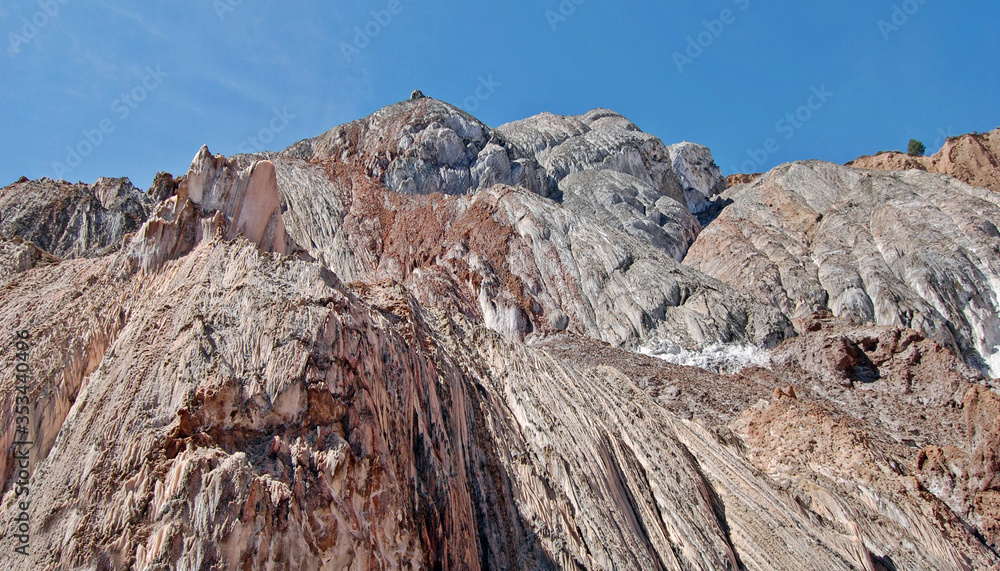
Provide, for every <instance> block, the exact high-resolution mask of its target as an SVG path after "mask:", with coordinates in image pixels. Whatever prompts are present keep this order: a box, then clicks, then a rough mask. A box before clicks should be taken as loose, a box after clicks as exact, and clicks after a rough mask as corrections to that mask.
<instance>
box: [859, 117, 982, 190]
mask: <svg viewBox="0 0 1000 571" xmlns="http://www.w3.org/2000/svg"><path fill="white" fill-rule="evenodd" d="M847 166H851V167H855V168H862V169H872V170H892V171H901V170H908V169H918V170H924V171H928V172H936V173H941V174H946V175H948V176H951V177H954V178H957V179H958V180H961V181H963V182H966V183H968V184H971V185H972V186H978V187H982V188H988V189H990V190H993V191H996V192H1000V175H998V174H997V173H998V172H1000V128H997V129H994V130H992V131H990V132H988V133H972V134H967V135H961V136H958V137H948V140H947V141H945V143H944V145H943V146H942V147H941V150H939V151H938V152H936V153H934V154H933V155H931V156H929V157H923V156H911V155H907V154H905V153H900V152H894V151H890V152H884V153H879V154H877V155H871V156H865V157H860V158H858V159H856V160H853V161H851V162H849V163H847Z"/></svg>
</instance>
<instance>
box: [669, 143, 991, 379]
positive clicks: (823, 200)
mask: <svg viewBox="0 0 1000 571" xmlns="http://www.w3.org/2000/svg"><path fill="white" fill-rule="evenodd" d="M722 196H723V198H725V199H728V200H732V201H733V204H732V205H730V206H728V207H726V209H725V210H723V212H722V213H721V215H720V216H719V217H718V218H717V219H716V220H715V222H713V223H712V224H711V225H710V226H709V227H708V228H706V229H705V230H704V231H703V232H702V233H701V234H700V235H699V237H698V240H697V241H696V242H695V244H694V245H693V246H692V247H691V249H690V251H689V252H688V255H687V257H686V258H685V264H688V265H690V266H691V267H693V268H696V269H699V270H701V271H703V272H705V273H707V274H709V275H711V276H714V277H716V278H718V279H720V280H722V281H724V282H726V283H727V284H729V285H731V286H733V287H735V288H738V289H741V290H743V291H745V292H748V293H751V294H752V295H754V296H756V297H757V298H758V299H762V300H767V301H768V302H770V303H772V304H773V305H774V306H775V307H778V308H780V309H781V310H782V311H783V312H785V313H786V314H788V315H790V316H792V317H793V318H798V317H803V316H805V315H807V314H809V313H812V312H814V311H819V310H829V311H832V312H833V313H834V314H835V315H837V316H839V317H844V318H846V319H849V320H852V321H854V322H855V323H867V322H874V323H877V324H881V325H899V326H904V327H911V328H913V329H916V330H917V331H920V332H921V333H923V334H925V335H928V336H930V337H933V338H934V339H936V340H937V341H939V342H940V343H942V344H943V345H944V346H946V347H949V348H952V349H954V350H956V351H958V352H959V353H960V354H961V355H963V356H964V357H965V359H966V360H967V362H969V363H970V364H971V365H973V366H974V367H976V368H978V369H980V370H982V371H984V372H990V374H992V375H998V374H1000V362H998V361H997V355H998V354H1000V353H998V351H1000V319H998V314H1000V256H998V254H1000V233H998V232H997V231H996V228H997V225H998V224H1000V207H998V204H1000V199H998V198H997V195H995V194H993V193H991V192H989V191H986V190H983V189H979V188H975V187H972V186H969V185H967V184H964V183H961V182H959V181H957V180H955V179H952V178H949V177H944V176H941V175H934V174H929V173H924V172H920V171H907V172H896V173H879V172H870V171H861V170H857V169H851V168H848V167H841V166H837V165H833V164H829V163H821V162H817V161H809V162H805V163H792V164H789V165H783V166H781V167H778V168H776V169H775V170H773V171H771V172H770V173H768V174H767V175H766V176H764V177H762V178H760V179H758V180H757V181H755V182H753V183H752V184H749V185H744V186H739V187H736V188H734V189H732V190H731V191H729V192H727V193H724V194H723V195H722Z"/></svg>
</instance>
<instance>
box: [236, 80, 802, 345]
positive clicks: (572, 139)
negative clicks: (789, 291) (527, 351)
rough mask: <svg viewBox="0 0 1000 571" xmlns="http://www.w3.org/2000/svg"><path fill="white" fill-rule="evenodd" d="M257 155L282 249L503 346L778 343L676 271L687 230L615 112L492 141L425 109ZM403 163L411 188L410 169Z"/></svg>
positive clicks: (652, 144)
mask: <svg viewBox="0 0 1000 571" xmlns="http://www.w3.org/2000/svg"><path fill="white" fill-rule="evenodd" d="M491 141H492V142H491ZM470 149H471V150H470ZM476 149H482V150H481V151H479V152H478V154H477V153H476V152H475V150H476ZM488 149H493V150H488ZM514 157H534V158H530V159H524V158H520V159H519V158H514ZM264 158H266V159H268V160H270V161H271V162H273V164H274V165H275V167H276V169H277V173H278V174H277V179H278V190H279V192H280V193H281V195H282V203H283V204H284V205H285V207H286V208H287V212H285V215H284V218H285V219H286V220H287V224H288V228H289V233H290V235H291V236H292V238H293V239H294V240H295V242H296V243H298V244H302V245H303V248H304V249H305V250H307V251H308V253H309V254H310V255H311V256H312V257H314V258H316V259H317V260H321V261H322V262H323V263H324V264H325V265H326V266H327V267H329V268H330V269H331V270H333V271H334V272H335V273H336V274H337V275H339V276H340V277H341V278H342V279H344V280H345V281H347V282H351V281H368V282H371V281H379V280H383V279H391V280H395V281H399V282H401V283H403V284H405V285H406V287H407V288H408V289H409V290H410V291H412V292H413V294H414V295H415V296H416V297H417V298H418V299H419V300H420V301H421V302H424V303H429V304H438V305H442V304H444V305H445V306H447V307H448V308H449V309H450V310H452V311H458V312H461V313H464V314H465V315H467V316H468V317H469V318H471V319H475V320H479V321H481V322H483V323H485V324H486V325H487V326H488V327H490V328H493V329H494V330H496V331H500V332H502V333H504V334H505V335H507V336H508V337H510V338H514V339H524V338H525V337H526V336H527V337H530V336H532V335H544V334H547V333H548V332H551V331H554V330H555V331H562V330H567V331H571V332H576V333H579V334H584V335H590V336H593V337H596V338H598V339H602V340H605V341H608V342H611V343H615V344H631V345H636V344H638V343H641V342H645V341H648V340H655V339H660V338H665V339H670V340H673V341H675V342H677V343H681V344H683V345H686V346H698V345H701V344H704V343H710V342H730V341H736V342H739V341H744V340H747V341H750V342H752V343H755V344H763V345H768V346H773V345H774V344H776V343H777V342H780V341H781V340H782V339H784V338H785V337H786V336H788V335H789V334H791V332H792V329H791V327H790V324H789V322H788V321H787V319H786V318H785V317H784V316H783V315H781V314H780V312H777V311H774V310H773V308H770V307H768V306H766V305H765V304H760V303H756V302H753V301H752V300H750V299H749V298H748V297H746V296H742V295H740V294H737V293H736V292H734V291H732V290H731V289H730V288H728V287H726V286H724V285H722V284H720V283H718V282H716V281H714V280H706V279H705V277H704V276H703V275H701V274H698V273H696V272H690V271H689V270H688V269H687V268H685V267H683V266H681V265H679V264H677V263H676V262H675V260H678V259H680V258H682V257H683V256H684V254H685V253H686V251H687V248H688V245H689V244H690V243H691V242H692V241H693V240H694V238H695V237H696V236H697V233H698V231H700V229H701V226H700V224H699V223H698V221H697V220H696V219H695V218H694V217H693V216H692V215H691V214H690V213H689V212H687V209H686V207H685V206H683V204H684V203H683V200H684V197H683V195H682V191H681V190H680V188H679V186H678V184H677V179H676V176H675V175H674V172H673V170H672V169H673V166H672V163H671V162H670V161H669V159H668V153H667V151H666V147H664V146H663V144H662V143H661V142H660V141H659V140H658V139H655V138H654V137H652V136H649V135H646V134H644V133H642V132H640V131H638V129H637V128H635V126H634V125H632V124H631V123H629V122H627V121H626V120H625V119H624V118H622V117H621V116H620V115H618V114H615V113H612V112H608V111H594V112H591V113H588V114H586V115H584V116H581V117H577V118H572V117H560V116H555V115H542V116H540V117H536V118H533V119H528V120H526V121H522V122H517V123H512V124H509V125H505V126H503V127H500V128H499V129H497V130H496V131H491V130H490V129H489V128H488V127H486V126H485V125H483V124H481V123H479V122H478V121H476V120H475V119H474V118H472V117H471V116H469V115H467V114H465V113H464V112H462V111H460V110H458V109H456V108H454V107H452V106H450V105H447V104H445V103H442V102H440V101H436V100H433V99H429V98H425V99H421V100H417V101H406V102H403V103H399V104H396V105H393V106H390V107H387V108H385V109H383V110H380V111H379V112H377V113H375V114H374V115H372V116H371V117H369V118H366V119H364V120H361V121H357V122H354V123H351V124H349V125H346V126H342V127H338V128H336V129H333V130H331V131H329V132H327V133H326V134H324V135H322V136H320V137H318V138H315V139H311V140H308V141H304V142H302V143H299V144H296V145H293V146H291V147H289V148H288V149H286V150H285V151H284V152H282V153H280V154H268V155H261V156H254V157H244V158H237V159H235V160H237V161H243V163H245V164H247V165H249V164H250V163H252V161H256V160H261V159H264ZM518 160H520V161H522V163H521V164H522V165H526V164H530V165H531V166H530V168H528V170H531V172H535V173H542V174H539V176H538V177H537V178H533V179H531V180H533V181H536V182H537V184H535V183H533V182H531V181H528V180H526V179H523V178H518V177H516V176H513V175H511V173H512V172H528V171H527V170H524V169H522V168H521V167H517V168H515V169H514V170H513V171H511V170H510V168H508V167H509V166H510V165H511V164H514V163H516V162H517V161H518ZM413 161H418V162H419V163H420V165H422V166H420V167H419V169H417V170H418V171H419V172H420V173H423V174H421V175H419V176H418V175H416V174H414V173H416V172H417V171H411V170H406V169H410V167H409V166H405V165H411V166H412V165H413V164H415V163H414V162H413ZM524 161H527V162H524ZM525 168H527V167H525ZM400 169H404V170H406V172H408V173H410V174H407V175H406V176H402V175H400V176H396V174H393V173H400V172H403V171H402V170H400ZM411 175H412V176H411ZM504 181H507V183H505V184H497V183H502V182H504ZM517 181H520V183H519V184H520V186H516V184H518V183H517ZM546 181H549V182H546ZM512 182H513V183H515V186H511V183H512ZM380 183H381V184H380ZM549 184H551V185H552V187H551V188H550V187H549V186H548V185H549ZM383 185H384V186H383ZM486 185H488V186H486ZM437 193H440V194H441V195H444V196H441V195H438V194H437ZM671 195H673V196H674V197H675V198H672V197H671ZM551 197H556V198H558V200H554V199H552V198H551ZM678 199H679V200H678Z"/></svg>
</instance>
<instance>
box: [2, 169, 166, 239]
mask: <svg viewBox="0 0 1000 571" xmlns="http://www.w3.org/2000/svg"><path fill="white" fill-rule="evenodd" d="M155 203H156V201H155V200H153V198H152V197H150V196H149V195H147V193H145V192H143V191H141V190H139V189H137V188H135V187H134V186H132V183H131V182H129V181H128V179H124V178H118V179H109V178H101V179H98V180H97V182H95V183H94V184H92V185H85V184H82V183H77V184H70V183H68V182H66V181H54V180H51V179H47V178H43V179H39V180H34V181H31V180H27V179H24V180H22V181H19V182H16V183H14V184H12V185H10V186H7V187H5V188H3V189H2V190H0V233H3V235H5V236H8V237H13V236H20V237H21V238H23V239H24V240H28V241H30V242H32V243H34V244H35V245H36V246H38V247H39V248H41V249H43V250H45V251H47V252H49V253H51V254H53V255H56V256H59V257H62V258H73V257H80V256H83V257H96V256H102V255H105V254H108V253H110V252H113V251H115V250H117V249H118V248H121V246H122V243H123V241H124V239H125V236H126V235H127V234H129V233H132V232H135V231H136V230H138V229H139V226H141V225H142V223H143V222H145V220H146V218H147V217H148V216H149V212H150V210H151V209H152V207H153V206H154V205H155Z"/></svg>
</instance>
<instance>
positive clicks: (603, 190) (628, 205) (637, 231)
mask: <svg viewBox="0 0 1000 571" xmlns="http://www.w3.org/2000/svg"><path fill="white" fill-rule="evenodd" d="M559 191H560V193H561V195H562V200H563V204H564V205H565V206H566V208H568V209H569V210H571V211H573V212H574V213H577V214H578V215H580V216H581V217H588V218H594V219H596V220H597V221H599V222H603V223H605V224H607V225H608V226H611V227H616V226H621V227H622V228H624V229H625V231H626V232H628V233H629V234H631V235H632V236H636V237H638V238H640V239H641V240H642V241H644V242H648V243H650V244H652V245H653V246H654V247H656V248H657V249H659V250H662V251H664V252H666V253H667V254H668V255H669V256H670V257H671V258H673V259H675V260H677V261H680V260H683V259H684V255H685V254H686V253H687V250H688V247H689V246H690V245H691V243H692V242H694V240H695V238H697V237H698V232H700V231H701V224H699V223H698V219H697V218H695V217H694V216H693V215H691V214H690V213H689V212H688V211H687V209H685V208H684V207H683V206H682V205H681V204H680V203H679V202H677V201H676V200H673V199H671V198H667V197H666V196H664V195H662V194H661V193H660V192H659V191H658V190H657V189H656V188H654V187H653V186H652V185H650V184H648V183H645V182H643V181H641V180H639V179H637V178H635V177H634V176H631V175H627V174H622V173H620V172H616V171H610V170H601V171H581V172H577V173H573V174H571V175H569V176H567V177H566V178H564V179H562V180H561V181H560V182H559Z"/></svg>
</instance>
